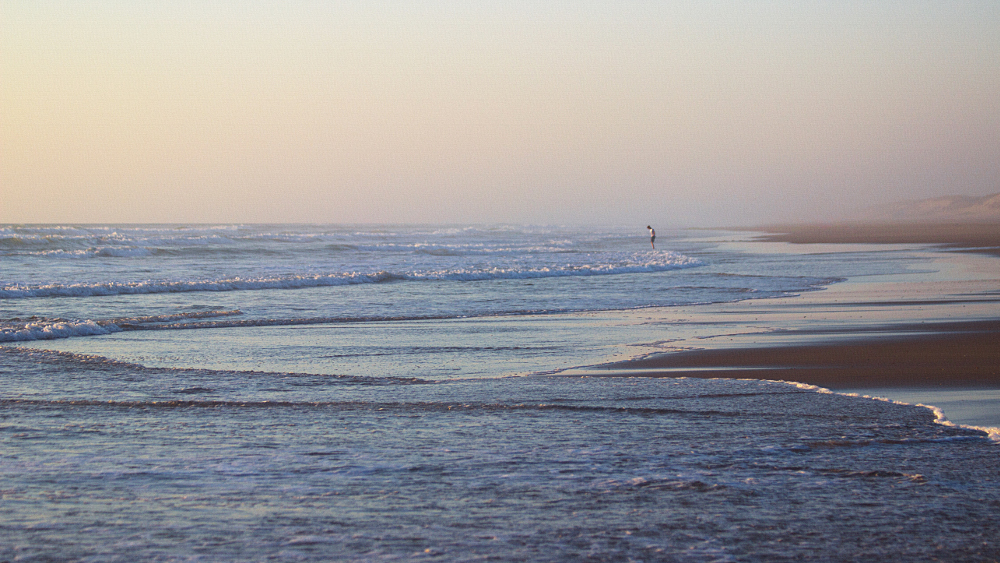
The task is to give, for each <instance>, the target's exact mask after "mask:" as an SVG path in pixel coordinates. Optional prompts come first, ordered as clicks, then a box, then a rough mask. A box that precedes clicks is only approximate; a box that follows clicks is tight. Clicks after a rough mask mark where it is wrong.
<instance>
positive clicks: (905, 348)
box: [609, 321, 1000, 389]
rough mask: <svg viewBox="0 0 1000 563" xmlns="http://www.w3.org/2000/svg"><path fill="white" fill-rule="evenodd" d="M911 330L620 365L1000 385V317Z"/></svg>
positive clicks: (840, 385) (846, 382)
mask: <svg viewBox="0 0 1000 563" xmlns="http://www.w3.org/2000/svg"><path fill="white" fill-rule="evenodd" d="M895 329H896V330H899V331H901V332H907V333H908V334H906V335H903V336H891V337H887V336H878V335H871V336H867V337H866V335H865V333H864V332H863V331H860V330H859V331H856V332H855V333H853V334H848V333H841V336H848V337H849V340H848V341H847V342H829V341H825V340H822V339H821V340H819V341H816V342H813V343H808V344H789V345H763V346H759V347H748V348H743V347H737V348H722V349H713V350H693V351H681V352H675V353H668V354H662V355H657V356H654V357H650V358H646V359H643V360H637V361H633V362H623V363H621V364H613V365H612V366H609V367H614V368H627V369H629V370H635V373H632V375H639V374H640V373H641V374H643V375H654V376H665V377H702V378H707V377H730V378H754V379H776V380H786V381H798V382H801V383H809V384H812V385H819V386H821V387H827V388H830V389H847V388H850V389H857V388H866V387H872V388H875V387H878V388H884V387H893V386H899V387H915V386H926V387H955V386H976V385H987V386H1000V321H970V322H951V323H937V324H929V325H928V324H922V325H904V326H899V327H895Z"/></svg>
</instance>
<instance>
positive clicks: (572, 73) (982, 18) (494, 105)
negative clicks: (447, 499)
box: [0, 0, 1000, 227]
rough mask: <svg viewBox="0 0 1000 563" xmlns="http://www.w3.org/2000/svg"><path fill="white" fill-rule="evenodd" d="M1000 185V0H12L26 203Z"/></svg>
mask: <svg viewBox="0 0 1000 563" xmlns="http://www.w3.org/2000/svg"><path fill="white" fill-rule="evenodd" d="M995 192H1000V2H996V0H985V1H972V2H964V1H959V0H955V1H937V2H928V1H921V0H906V1H878V2H872V1H868V0H865V1H853V0H843V1H822V0H817V1H795V2H782V1H766V0H764V1H761V0H755V1H740V0H731V1H725V2H722V1H713V0H705V1H697V2H694V1H692V2H671V1H666V0H664V1H658V2H635V1H629V0H616V1H614V2H594V1H589V0H574V1H566V2H563V1H547V2H539V1H537V0H530V1H519V0H505V1H495V2H494V1H489V0H484V1H475V2H446V1H435V0H420V1H413V2H406V1H384V2H383V1H377V0H373V1H365V2H353V1H350V0H344V1H338V2H326V1H311V2H306V1H282V2H279V1H271V2H264V1H255V0H240V1H212V0H204V1H180V0H174V1H159V0H149V1H143V2H134V1H120V2H113V1H104V2H101V1H83V0H81V1H66V2H52V1H46V0H30V1H21V0H0V223H123V222H127V223H149V222H157V223H164V222H168V223H177V222H180V223H192V222H208V223H218V222H225V223H250V222H268V223H270V222H304V223H463V224H468V223H530V224H573V225H578V224H583V225H586V224H600V225H631V224H640V225H641V226H645V225H646V224H656V225H660V226H662V227H667V226H671V225H676V226H726V225H750V224H759V223H769V222H788V221H823V220H835V219H840V218H845V217H850V216H851V214H852V213H854V212H855V211H856V210H858V209H861V208H865V207H869V206H873V205H878V204H882V203H887V202H892V201H898V200H901V199H918V198H926V197H935V196H940V195H950V194H965V195H986V194H989V193H995Z"/></svg>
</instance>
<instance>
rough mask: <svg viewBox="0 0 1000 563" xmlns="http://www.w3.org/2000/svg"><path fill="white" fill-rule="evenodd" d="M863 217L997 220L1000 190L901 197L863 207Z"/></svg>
mask: <svg viewBox="0 0 1000 563" xmlns="http://www.w3.org/2000/svg"><path fill="white" fill-rule="evenodd" d="M863 220H869V221H872V220H881V221H892V222H897V223H1000V193H995V194H992V195H987V196H982V197H975V196H962V195H952V196H944V197H936V198H931V199H921V200H913V201H902V202H898V203H893V204H889V205H883V206H879V207H874V208H871V209H868V210H866V212H865V217H863Z"/></svg>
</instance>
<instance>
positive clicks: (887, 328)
mask: <svg viewBox="0 0 1000 563" xmlns="http://www.w3.org/2000/svg"><path fill="white" fill-rule="evenodd" d="M775 229H776V230H777V228H775ZM754 240H755V241H758V242H765V243H782V242H785V243H792V244H793V246H794V247H795V248H796V249H802V250H805V249H806V248H805V246H806V245H813V247H812V249H814V250H816V251H817V252H823V251H824V249H825V248H826V247H825V246H824V245H846V244H873V245H874V244H878V245H923V244H927V245H939V246H941V248H942V252H940V253H937V256H938V258H937V259H936V261H935V262H934V263H933V266H932V268H928V271H929V273H928V274H927V275H922V274H917V275H911V274H908V275H904V276H886V277H883V278H881V279H854V280H847V281H846V282H844V283H842V284H836V285H834V286H831V287H830V288H828V289H827V290H824V291H821V292H816V293H812V294H803V295H801V296H799V297H796V298H793V299H787V300H760V301H754V300H751V301H747V302H743V303H740V304H736V305H733V306H727V307H720V308H718V310H716V311H714V312H713V313H711V314H710V315H709V316H708V317H703V318H701V319H699V320H698V322H712V323H729V324H732V325H733V330H732V334H731V335H730V336H729V337H727V338H715V339H711V340H708V341H705V340H697V339H688V340H682V341H678V342H673V343H672V349H670V350H667V351H664V352H653V353H651V354H649V355H648V356H646V357H644V358H641V359H638V360H632V361H626V362H618V363H611V364H607V365H605V366H601V370H600V371H603V372H611V373H618V374H621V375H623V376H632V377H634V376H644V377H694V378H735V379H744V378H747V379H767V380H784V381H795V382H800V383H806V384H811V385H817V386H820V387H825V388H828V389H831V390H834V391H841V392H857V393H862V394H873V395H877V396H884V397H889V398H892V399H895V400H905V401H907V402H920V403H924V404H929V405H935V406H940V405H942V404H944V403H947V402H948V401H951V400H952V399H950V398H948V394H949V393H952V394H953V393H954V392H956V391H963V392H967V391H969V390H979V391H977V392H976V393H972V394H971V395H966V396H964V398H963V399H962V401H960V402H961V403H962V405H959V402H954V401H953V403H954V405H953V407H952V409H951V410H950V411H949V410H946V414H951V413H954V412H957V410H956V408H955V406H956V405H957V406H963V407H965V406H968V405H967V403H970V401H974V400H981V399H982V397H986V396H988V395H989V396H992V395H993V394H996V393H995V392H996V391H997V390H1000V260H998V259H997V258H996V257H995V256H996V255H997V253H998V251H1000V229H998V228H997V226H996V225H868V226H864V227H863V228H862V227H861V226H859V225H854V226H846V225H842V226H829V225H827V226H812V227H807V226H795V227H790V228H787V229H781V230H780V232H779V233H778V234H767V235H765V236H762V237H755V239H754ZM751 244H753V243H751ZM800 245H801V246H800ZM967 249H974V250H975V251H974V252H963V251H964V250H967ZM931 270H933V271H931ZM762 325H763V326H765V327H767V328H766V329H764V330H750V329H751V327H757V328H759V327H760V326H762ZM977 393H978V395H977ZM977 396H979V398H978V399H977ZM995 402H996V401H992V402H981V403H980V404H978V405H976V406H975V409H974V410H976V412H974V413H973V416H972V417H971V418H970V419H969V420H967V421H956V422H963V423H975V424H983V421H987V422H988V423H989V425H990V426H995V425H998V424H1000V417H998V416H997V415H996V414H995V413H996V412H998V411H1000V408H998V405H996V404H994V403H995ZM987 411H990V412H987ZM953 418H954V417H953Z"/></svg>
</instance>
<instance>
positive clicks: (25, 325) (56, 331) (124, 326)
mask: <svg viewBox="0 0 1000 563" xmlns="http://www.w3.org/2000/svg"><path fill="white" fill-rule="evenodd" d="M242 314H243V313H242V312H241V311H199V312H191V313H173V314H167V315H149V316H143V317H123V318H117V319H108V320H93V319H83V320H79V319H49V318H40V317H31V318H28V319H23V320H22V319H9V320H6V321H2V322H0V342H31V341H35V340H58V339H63V338H72V337H75V336H98V335H104V334H112V333H115V332H123V331H128V330H143V329H146V330H150V329H154V328H157V327H158V328H170V327H175V326H178V325H177V324H176V323H178V321H192V320H197V319H205V318H213V317H227V316H233V315H242ZM189 324H190V323H189Z"/></svg>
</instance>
